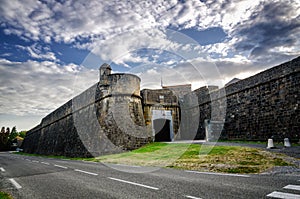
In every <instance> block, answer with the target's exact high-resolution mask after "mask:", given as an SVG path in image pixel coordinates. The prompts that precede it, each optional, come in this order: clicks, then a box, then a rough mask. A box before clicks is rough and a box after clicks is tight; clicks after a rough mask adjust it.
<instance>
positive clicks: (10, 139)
mask: <svg viewBox="0 0 300 199" xmlns="http://www.w3.org/2000/svg"><path fill="white" fill-rule="evenodd" d="M18 135H19V133H18V132H17V128H16V127H15V126H14V127H13V128H12V129H11V133H10V135H9V141H11V142H12V141H13V140H14V139H16V137H17V136H18Z"/></svg>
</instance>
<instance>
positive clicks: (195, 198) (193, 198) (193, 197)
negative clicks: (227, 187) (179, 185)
mask: <svg viewBox="0 0 300 199" xmlns="http://www.w3.org/2000/svg"><path fill="white" fill-rule="evenodd" d="M184 197H186V198H191V199H202V198H198V197H195V196H188V195H185V196H184Z"/></svg>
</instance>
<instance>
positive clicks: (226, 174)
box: [185, 170, 250, 178]
mask: <svg viewBox="0 0 300 199" xmlns="http://www.w3.org/2000/svg"><path fill="white" fill-rule="evenodd" d="M185 172H188V173H198V174H207V175H220V176H235V177H244V178H249V177H250V176H249V175H244V174H232V173H213V172H200V171H189V170H185Z"/></svg>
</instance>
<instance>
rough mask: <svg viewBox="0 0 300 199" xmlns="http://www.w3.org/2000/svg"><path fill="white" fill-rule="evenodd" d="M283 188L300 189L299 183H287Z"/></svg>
mask: <svg viewBox="0 0 300 199" xmlns="http://www.w3.org/2000/svg"><path fill="white" fill-rule="evenodd" d="M283 188H284V189H292V190H297V191H300V186H299V185H287V186H285V187H283Z"/></svg>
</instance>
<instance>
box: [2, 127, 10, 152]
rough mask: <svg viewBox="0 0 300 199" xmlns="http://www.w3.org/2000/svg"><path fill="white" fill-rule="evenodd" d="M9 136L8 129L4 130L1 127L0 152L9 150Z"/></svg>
mask: <svg viewBox="0 0 300 199" xmlns="http://www.w3.org/2000/svg"><path fill="white" fill-rule="evenodd" d="M9 135H10V129H9V127H7V128H6V131H5V127H2V129H1V133H0V150H8V149H9V147H10V146H9V142H8V140H9Z"/></svg>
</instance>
